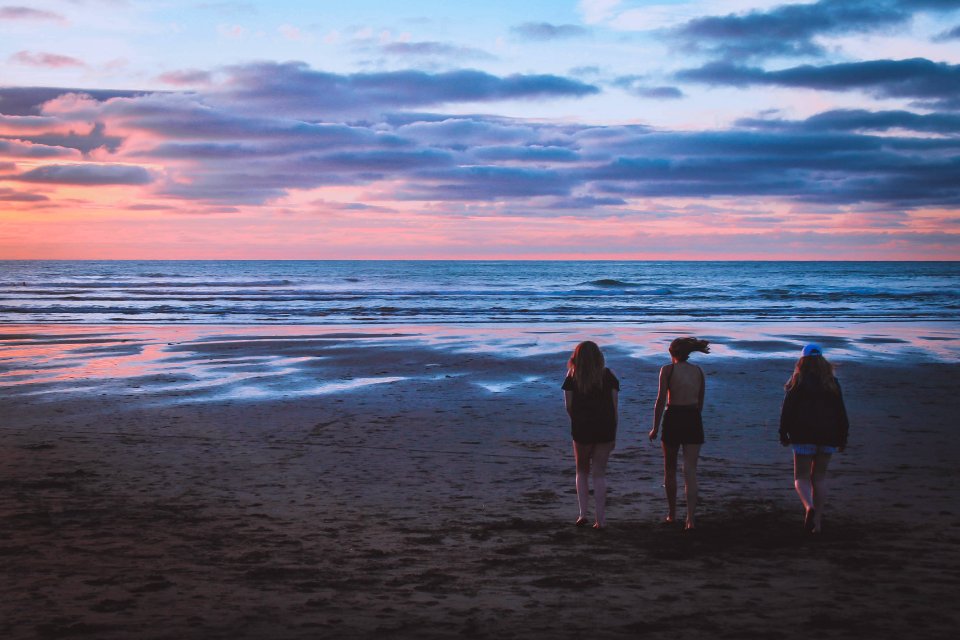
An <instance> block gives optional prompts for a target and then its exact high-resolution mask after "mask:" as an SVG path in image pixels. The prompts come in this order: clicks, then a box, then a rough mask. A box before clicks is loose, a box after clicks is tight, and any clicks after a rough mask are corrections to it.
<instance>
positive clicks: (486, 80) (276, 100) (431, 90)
mask: <svg viewBox="0 0 960 640" xmlns="http://www.w3.org/2000/svg"><path fill="white" fill-rule="evenodd" d="M227 71H228V73H229V75H230V78H229V80H228V82H227V85H226V91H225V97H226V98H227V99H229V100H231V101H236V100H239V101H243V102H245V103H247V104H248V105H251V106H256V107H257V108H258V109H261V108H263V107H264V106H266V105H269V107H270V108H272V109H275V110H277V111H283V112H296V113H305V114H316V115H317V116H325V115H329V114H330V113H332V112H342V111H363V110H365V109H367V110H373V111H379V110H383V109H390V110H392V109H396V108H404V107H416V106H425V105H439V104H447V103H456V102H489V101H493V100H512V99H532V98H545V97H553V98H556V97H571V98H577V97H583V96H587V95H592V94H595V93H598V92H599V89H597V87H594V86H592V85H589V84H585V83H583V82H579V81H577V80H571V79H569V78H564V77H561V76H555V75H522V74H515V75H510V76H504V77H499V76H494V75H491V74H488V73H484V72H482V71H475V70H470V69H465V70H457V71H446V72H441V73H428V72H425V71H389V72H382V73H355V74H346V75H344V74H335V73H327V72H323V71H316V70H313V69H311V68H310V67H309V66H307V65H306V64H305V63H302V62H288V63H282V64H278V63H270V62H263V63H257V64H249V65H241V66H233V67H229V68H228V69H227Z"/></svg>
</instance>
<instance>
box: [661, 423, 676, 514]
mask: <svg viewBox="0 0 960 640" xmlns="http://www.w3.org/2000/svg"><path fill="white" fill-rule="evenodd" d="M660 444H661V446H662V447H663V488H664V491H665V492H666V494H667V522H676V521H677V453H678V452H679V451H680V447H679V446H674V445H669V444H667V443H666V442H663V441H661V443H660Z"/></svg>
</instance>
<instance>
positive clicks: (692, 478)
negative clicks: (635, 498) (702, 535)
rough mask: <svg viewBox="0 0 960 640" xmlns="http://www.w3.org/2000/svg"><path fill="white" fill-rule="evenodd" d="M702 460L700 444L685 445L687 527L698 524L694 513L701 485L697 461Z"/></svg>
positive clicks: (684, 473) (684, 467)
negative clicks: (698, 480) (699, 483)
mask: <svg viewBox="0 0 960 640" xmlns="http://www.w3.org/2000/svg"><path fill="white" fill-rule="evenodd" d="M699 460H700V445H699V444H685V445H683V482H684V493H685V495H686V496H687V523H686V524H685V525H684V528H685V529H693V528H694V526H696V521H695V519H694V513H695V512H696V510H697V496H698V493H699V489H700V487H699V485H698V484H697V462H698V461H699Z"/></svg>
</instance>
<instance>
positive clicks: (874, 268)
mask: <svg viewBox="0 0 960 640" xmlns="http://www.w3.org/2000/svg"><path fill="white" fill-rule="evenodd" d="M958 318H960V263H958V262H606V261H603V262H540V261H534V262H446V261H436V262H435V261H382V262H381V261H373V262H370V261H0V322H2V323H8V324H9V323H56V322H63V323H118V322H129V323H168V322H170V323H205V324H270V323H276V324H363V323H384V324H399V323H416V324H444V323H471V322H484V323H500V322H529V323H548V322H563V323H570V322H593V323H596V322H617V323H652V322H684V321H697V320H703V321H718V322H731V321H733V322H739V321H743V322H751V321H765V322H770V321H810V320H812V321H903V320H957V319H958Z"/></svg>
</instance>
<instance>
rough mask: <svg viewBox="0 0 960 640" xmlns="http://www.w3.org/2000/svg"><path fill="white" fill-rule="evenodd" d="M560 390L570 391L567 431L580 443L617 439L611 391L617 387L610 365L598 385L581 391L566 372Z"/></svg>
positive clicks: (618, 385) (617, 381) (615, 377)
mask: <svg viewBox="0 0 960 640" xmlns="http://www.w3.org/2000/svg"><path fill="white" fill-rule="evenodd" d="M563 390H564V391H570V392H572V394H573V398H572V401H571V402H570V407H569V411H570V432H571V435H573V439H574V440H576V441H577V442H579V443H581V444H595V443H597V442H611V441H613V440H616V439H617V411H616V407H615V406H614V404H613V392H614V391H619V390H620V381H619V380H617V376H615V375H613V372H612V371H610V369H604V370H603V378H602V384H601V385H600V388H599V389H591V390H590V391H589V392H587V393H581V392H580V390H579V389H577V383H576V382H574V381H573V378H571V377H570V376H567V378H566V379H565V380H564V381H563Z"/></svg>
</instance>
